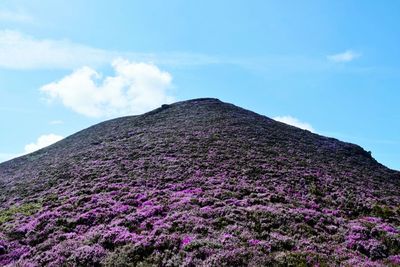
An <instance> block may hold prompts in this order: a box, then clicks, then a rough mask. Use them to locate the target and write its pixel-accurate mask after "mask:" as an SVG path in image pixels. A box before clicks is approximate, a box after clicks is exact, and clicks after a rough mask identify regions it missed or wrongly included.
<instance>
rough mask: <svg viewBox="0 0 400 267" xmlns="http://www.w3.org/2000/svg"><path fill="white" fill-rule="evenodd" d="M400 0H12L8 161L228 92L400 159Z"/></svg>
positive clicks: (2, 61) (1, 111) (5, 106)
mask: <svg viewBox="0 0 400 267" xmlns="http://www.w3.org/2000/svg"><path fill="white" fill-rule="evenodd" d="M399 13H400V3H399V2H398V1H361V0H360V1H344V0H343V1H264V0H262V1H261V0H260V1H255V0H254V1H235V0H230V1H228V0H227V1H222V0H221V1H194V0H188V1H184V0H179V1H178V0H171V1H161V0H160V1H149V0H148V1H95V0H83V1H82V0H68V1H50V0H30V1H18V0H15V1H8V0H2V1H1V2H0V127H1V128H0V137H1V138H0V162H1V161H4V160H7V159H9V158H11V157H15V156H18V155H21V154H23V153H28V152H30V151H34V150H35V149H38V148H40V147H42V146H44V145H47V144H50V143H52V142H54V141H57V140H59V139H60V138H62V137H66V136H68V135H70V134H72V133H74V132H76V131H78V130H81V129H83V128H86V127H88V126H90V125H93V124H95V123H98V122H101V121H103V120H106V119H109V118H113V117H118V116H122V115H127V114H140V113H142V112H145V111H148V110H150V109H152V108H154V107H157V106H159V105H160V104H161V103H164V102H173V101H178V100H185V99H191V98H196V97H217V98H219V99H221V100H223V101H226V102H231V103H234V104H236V105H238V106H242V107H245V108H248V109H251V110H253V111H256V112H258V113H260V114H263V115H266V116H269V117H273V118H277V119H279V120H281V121H285V122H287V123H291V124H294V125H298V126H300V127H302V128H307V129H310V130H312V131H314V132H316V133H318V134H322V135H327V136H332V137H335V138H338V139H341V140H343V141H347V142H352V143H357V144H359V145H361V146H362V147H364V148H365V149H366V150H370V151H372V155H373V156H374V157H375V158H376V159H377V160H378V161H380V162H381V163H383V164H385V165H386V166H389V167H391V168H393V169H397V170H399V169H400V134H399V133H400V124H399V123H398V122H399V121H400V105H399V104H398V102H399V99H400V91H399V89H398V85H399V84H400V83H399V82H400V49H399V43H400V27H398V25H400V19H399V16H398V14H399Z"/></svg>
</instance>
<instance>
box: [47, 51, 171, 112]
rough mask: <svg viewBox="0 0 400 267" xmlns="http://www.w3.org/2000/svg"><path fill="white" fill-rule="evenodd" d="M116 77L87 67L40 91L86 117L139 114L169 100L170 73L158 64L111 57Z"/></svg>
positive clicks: (51, 99) (169, 101)
mask: <svg viewBox="0 0 400 267" xmlns="http://www.w3.org/2000/svg"><path fill="white" fill-rule="evenodd" d="M112 67H113V68H114V71H115V76H107V77H104V78H103V77H102V76H101V74H100V73H98V72H96V71H95V70H94V69H92V68H90V67H82V68H80V69H78V70H76V71H74V72H73V73H72V74H70V75H67V76H65V77H64V78H62V79H61V80H59V81H56V82H53V83H50V84H47V85H44V86H43V87H41V88H40V91H41V92H42V93H44V94H45V95H46V97H47V98H48V100H50V101H53V100H59V101H61V102H62V103H63V105H64V106H65V107H67V108H70V109H72V110H73V111H75V112H77V113H80V114H83V115H86V116H89V117H103V116H105V117H112V116H121V115H132V114H140V113H143V112H145V111H149V110H151V109H153V108H156V107H158V106H160V105H161V104H163V103H171V102H173V101H174V97H172V96H170V95H168V89H169V88H170V87H171V82H172V76H171V75H170V74H169V73H168V72H164V71H161V70H160V69H159V68H158V67H157V66H155V65H153V64H147V63H134V62H130V61H128V60H124V59H117V60H114V61H113V63H112Z"/></svg>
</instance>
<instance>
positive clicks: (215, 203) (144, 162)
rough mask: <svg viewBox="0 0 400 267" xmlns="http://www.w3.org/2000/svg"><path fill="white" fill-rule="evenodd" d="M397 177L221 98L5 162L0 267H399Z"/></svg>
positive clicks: (93, 130)
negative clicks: (315, 266)
mask: <svg viewBox="0 0 400 267" xmlns="http://www.w3.org/2000/svg"><path fill="white" fill-rule="evenodd" d="M399 186H400V173H399V172H397V171H394V170H390V169H388V168H386V167H385V166H383V165H381V164H379V163H378V162H377V161H376V160H375V159H373V158H372V157H371V155H370V153H368V152H366V151H365V150H364V149H362V148H361V147H359V146H357V145H354V144H349V143H344V142H341V141H339V140H336V139H333V138H328V137H323V136H320V135H317V134H313V133H311V132H308V131H305V130H301V129H298V128H295V127H292V126H289V125H286V124H283V123H280V122H276V121H274V120H272V119H269V118H267V117H265V116H261V115H258V114H256V113H253V112H251V111H248V110H244V109H242V108H239V107H236V106H234V105H232V104H227V103H223V102H221V101H219V100H217V99H195V100H189V101H184V102H178V103H175V104H171V105H163V106H162V107H160V108H158V109H156V110H153V111H151V112H149V113H146V114H143V115H139V116H130V117H123V118H118V119H113V120H110V121H106V122H103V123H100V124H97V125H95V126H92V127H90V128H88V129H85V130H83V131H80V132H78V133H76V134H74V135H72V136H70V137H68V138H65V139H64V140H62V141H60V142H58V143H56V144H54V145H52V146H50V147H47V148H44V149H42V150H39V151H37V152H34V153H32V154H29V155H26V156H23V157H20V158H17V159H14V160H11V161H8V162H5V163H2V164H0V265H10V266H14V265H18V264H19V265H20V266H43V265H46V266H62V265H66V266H71V265H74V266H100V265H106V266H266V265H267V266H313V265H317V264H319V266H325V265H328V266H335V265H347V266H388V265H389V266H390V265H392V266H396V264H400V228H399V226H400V190H399V188H400V187H399Z"/></svg>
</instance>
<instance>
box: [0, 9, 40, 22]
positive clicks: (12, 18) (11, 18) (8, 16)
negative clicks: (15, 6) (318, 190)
mask: <svg viewBox="0 0 400 267" xmlns="http://www.w3.org/2000/svg"><path fill="white" fill-rule="evenodd" d="M0 21H8V22H32V21H33V18H32V17H31V16H30V15H28V14H26V13H25V12H21V11H18V12H17V11H10V10H0Z"/></svg>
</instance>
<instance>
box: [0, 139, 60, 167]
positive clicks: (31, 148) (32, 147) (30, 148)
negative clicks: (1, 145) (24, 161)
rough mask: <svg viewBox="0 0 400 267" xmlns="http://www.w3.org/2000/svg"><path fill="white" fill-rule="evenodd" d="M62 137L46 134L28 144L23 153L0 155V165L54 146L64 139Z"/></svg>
mask: <svg viewBox="0 0 400 267" xmlns="http://www.w3.org/2000/svg"><path fill="white" fill-rule="evenodd" d="M63 138H64V137H62V136H61V135H57V134H44V135H41V136H39V138H38V139H37V140H36V141H35V142H33V143H30V144H27V145H26V146H25V148H24V152H23V153H0V163H1V162H5V161H8V160H10V159H14V158H17V157H20V156H23V155H26V154H29V153H32V152H35V151H36V150H39V149H41V148H44V147H46V146H49V145H52V144H54V143H56V142H58V141H60V140H61V139H63Z"/></svg>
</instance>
